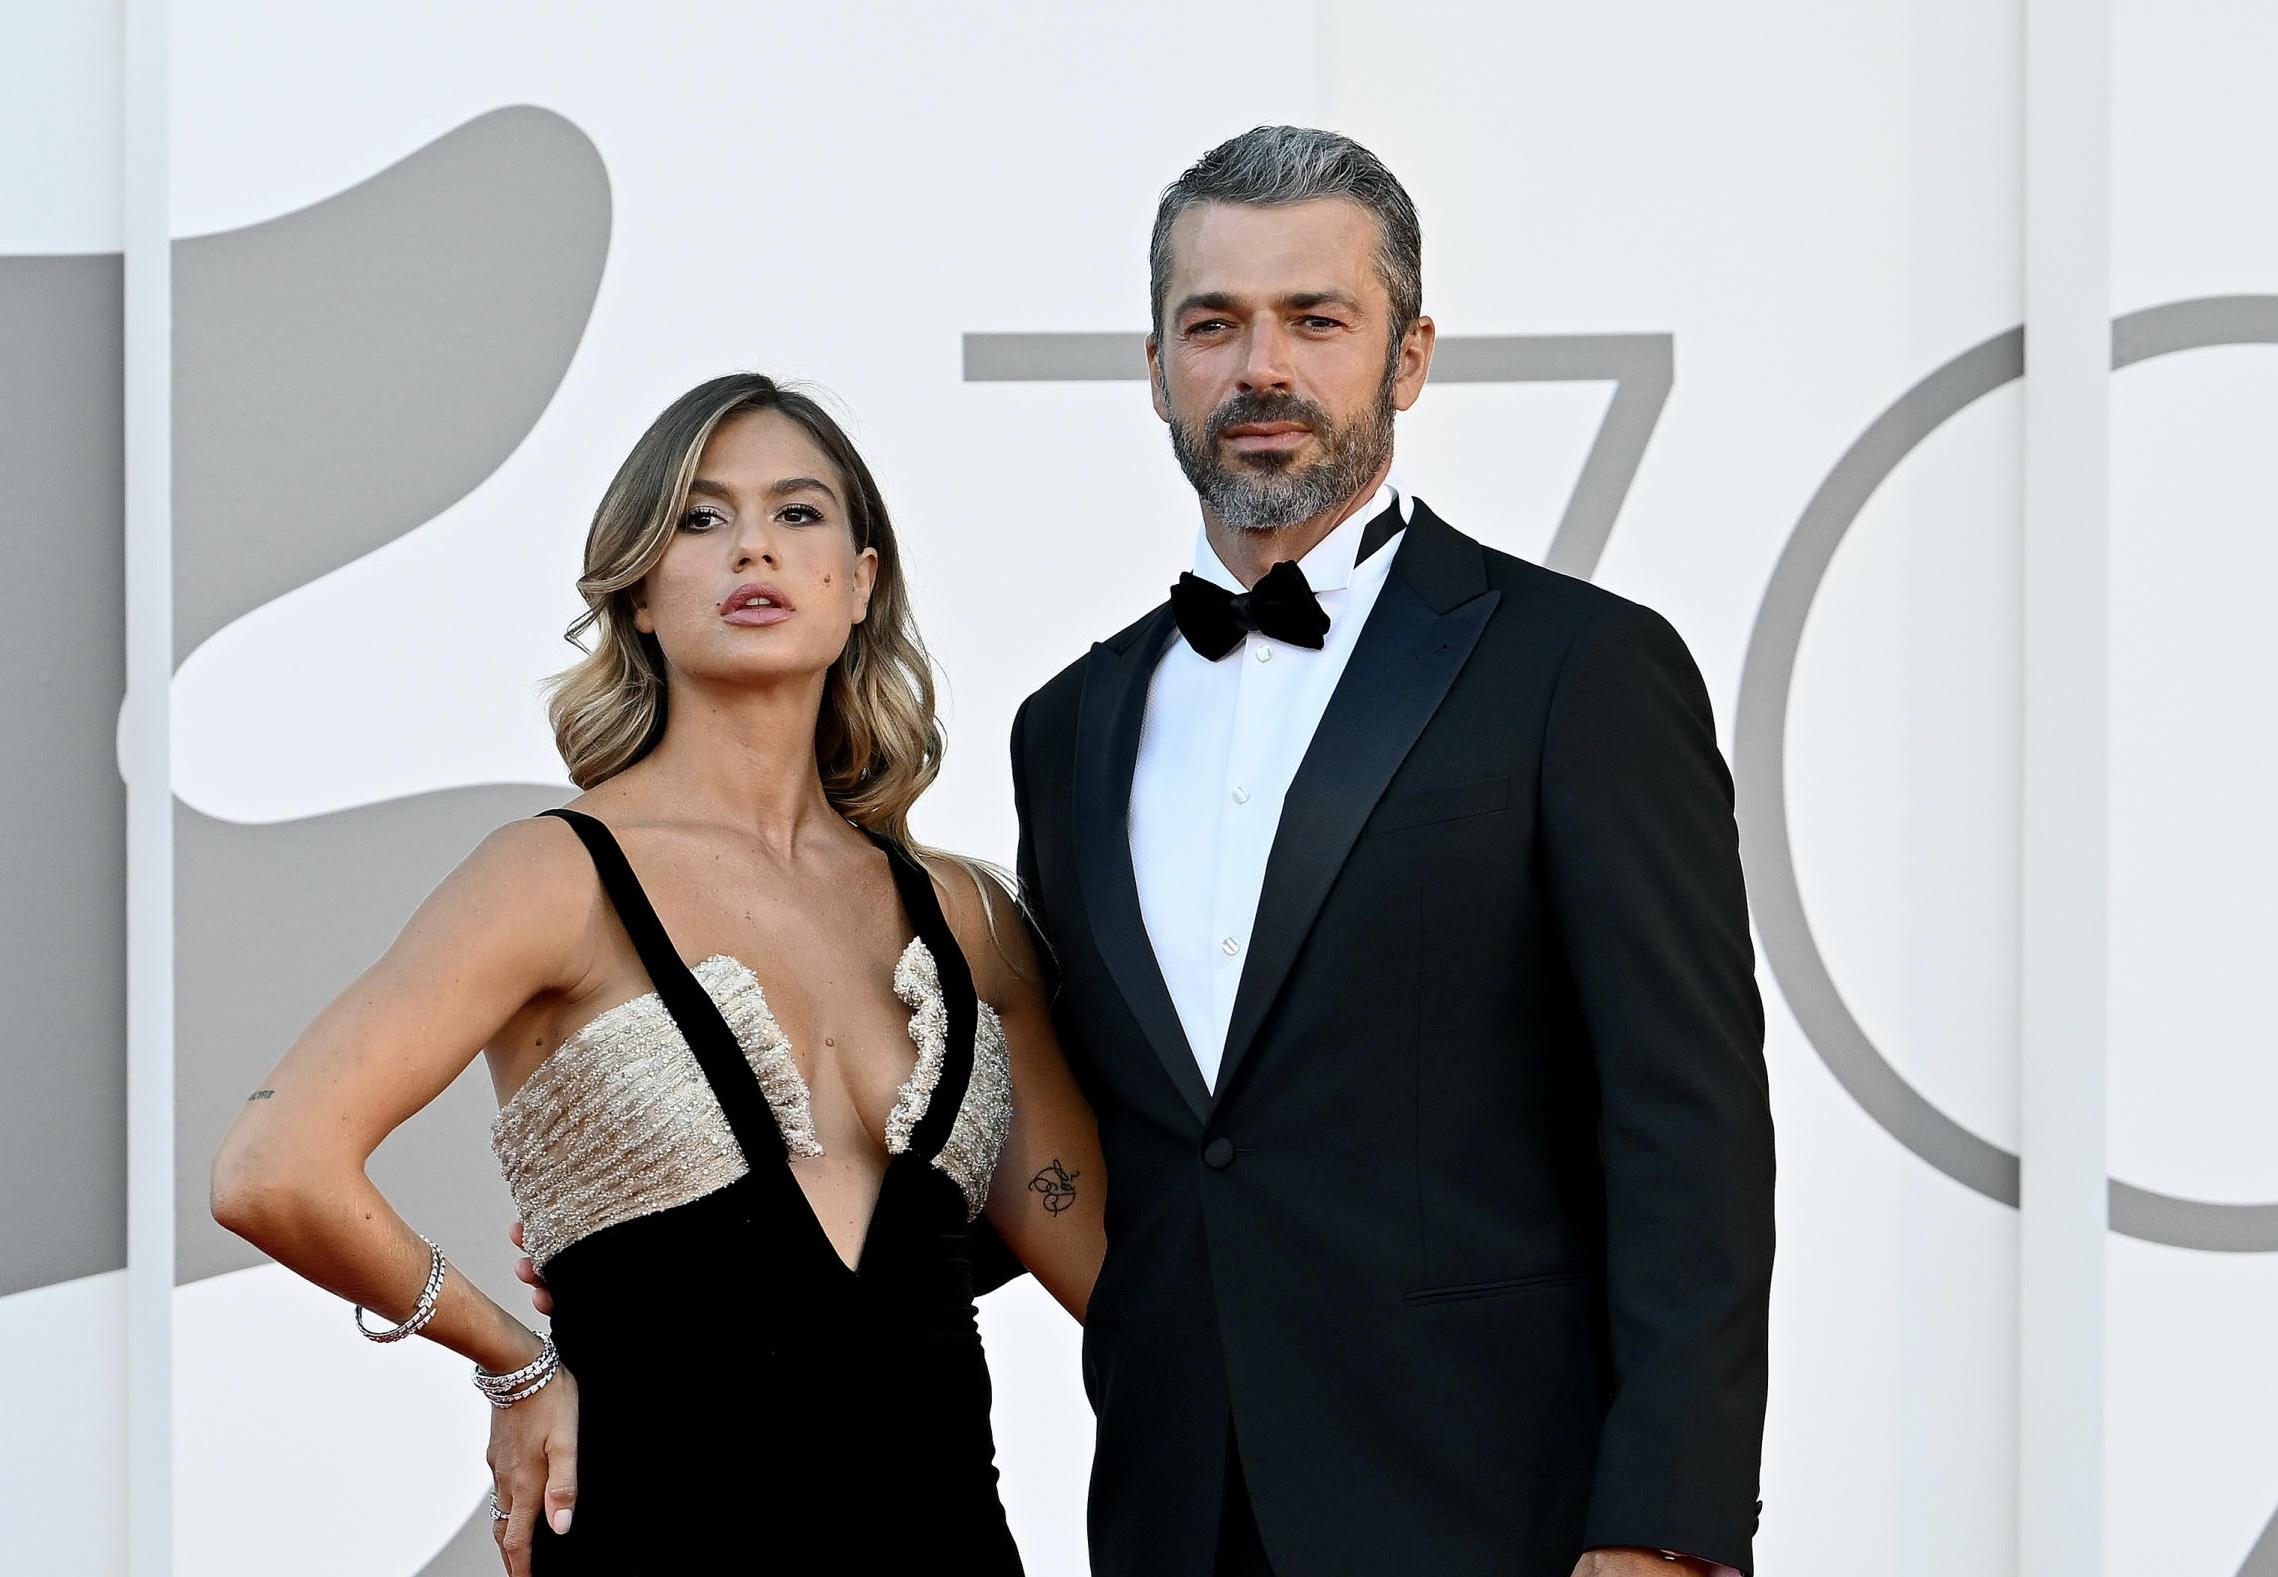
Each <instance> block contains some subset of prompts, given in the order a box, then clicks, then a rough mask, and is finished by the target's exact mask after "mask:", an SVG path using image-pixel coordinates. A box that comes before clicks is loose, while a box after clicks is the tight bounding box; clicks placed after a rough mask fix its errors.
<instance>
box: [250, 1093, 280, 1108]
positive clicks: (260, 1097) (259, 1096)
mask: <svg viewBox="0 0 2278 1577" xmlns="http://www.w3.org/2000/svg"><path fill="white" fill-rule="evenodd" d="M276 1093H277V1092H276V1091H275V1090H255V1091H254V1092H253V1093H252V1094H251V1095H248V1096H247V1097H245V1101H246V1104H247V1105H249V1106H250V1105H251V1104H252V1103H253V1102H255V1101H265V1100H268V1099H269V1098H270V1097H271V1096H273V1095H275V1094H276Z"/></svg>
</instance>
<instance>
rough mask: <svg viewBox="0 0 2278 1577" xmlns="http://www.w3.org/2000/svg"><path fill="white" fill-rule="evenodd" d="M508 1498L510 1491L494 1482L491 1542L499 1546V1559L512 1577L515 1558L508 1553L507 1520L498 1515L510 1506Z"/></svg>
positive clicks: (492, 1486) (491, 1492)
mask: <svg viewBox="0 0 2278 1577" xmlns="http://www.w3.org/2000/svg"><path fill="white" fill-rule="evenodd" d="M508 1496H509V1491H508V1490H507V1489H505V1488H504V1487H503V1486H502V1485H500V1484H499V1483H497V1482H496V1481H495V1480H494V1481H493V1482H492V1484H491V1488H490V1501H491V1507H492V1516H491V1519H490V1541H491V1542H492V1543H493V1544H495V1545H497V1546H498V1558H499V1560H500V1561H502V1562H503V1563H504V1564H505V1566H506V1570H507V1572H508V1574H509V1577H512V1573H513V1571H514V1558H513V1557H512V1556H510V1555H508V1554H507V1553H506V1518H504V1517H501V1516H499V1515H497V1512H498V1511H499V1510H501V1509H503V1508H504V1507H505V1506H507V1505H508V1504H509V1499H508Z"/></svg>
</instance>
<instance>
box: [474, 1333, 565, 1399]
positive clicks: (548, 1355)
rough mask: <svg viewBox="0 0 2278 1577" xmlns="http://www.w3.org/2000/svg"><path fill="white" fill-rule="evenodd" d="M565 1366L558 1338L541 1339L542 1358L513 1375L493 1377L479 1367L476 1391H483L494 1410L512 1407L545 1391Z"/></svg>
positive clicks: (493, 1375)
mask: <svg viewBox="0 0 2278 1577" xmlns="http://www.w3.org/2000/svg"><path fill="white" fill-rule="evenodd" d="M561 1366H562V1355H561V1354H560V1353H558V1352H556V1351H555V1350H554V1339H553V1338H552V1337H551V1336H544V1337H540V1338H539V1347H538V1356H537V1357H535V1358H533V1359H531V1360H530V1361H529V1362H528V1363H526V1364H524V1365H523V1366H522V1367H521V1368H519V1369H516V1370H514V1371H512V1372H511V1373H508V1374H492V1373H491V1372H490V1371H489V1370H488V1369H485V1368H484V1367H483V1366H482V1365H481V1364H479V1363H478V1364H476V1365H475V1389H476V1390H478V1391H480V1392H482V1394H483V1396H484V1398H485V1399H486V1400H487V1401H488V1402H489V1403H490V1405H491V1406H493V1407H512V1406H513V1405H514V1404H515V1403H516V1402H519V1401H521V1400H522V1399H523V1398H524V1397H526V1396H536V1395H537V1394H538V1393H539V1392H540V1391H543V1390H544V1389H545V1388H546V1386H547V1385H548V1384H549V1383H550V1382H551V1381H552V1380H553V1378H554V1375H555V1373H556V1372H557V1371H559V1370H560V1368H561Z"/></svg>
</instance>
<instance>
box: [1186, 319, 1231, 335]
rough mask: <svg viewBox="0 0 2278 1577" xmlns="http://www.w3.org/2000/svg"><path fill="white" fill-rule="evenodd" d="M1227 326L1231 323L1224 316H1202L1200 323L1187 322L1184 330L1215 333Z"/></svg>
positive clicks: (1192, 332) (1193, 332)
mask: <svg viewBox="0 0 2278 1577" xmlns="http://www.w3.org/2000/svg"><path fill="white" fill-rule="evenodd" d="M1228 327H1231V325H1230V324H1228V323H1227V321H1226V320H1225V319H1224V318H1204V319H1203V320H1202V321H1201V322H1200V323H1189V324H1188V325H1187V326H1186V331H1187V332H1188V333H1189V334H1215V333H1217V332H1218V331H1219V330H1220V329H1223V328H1228Z"/></svg>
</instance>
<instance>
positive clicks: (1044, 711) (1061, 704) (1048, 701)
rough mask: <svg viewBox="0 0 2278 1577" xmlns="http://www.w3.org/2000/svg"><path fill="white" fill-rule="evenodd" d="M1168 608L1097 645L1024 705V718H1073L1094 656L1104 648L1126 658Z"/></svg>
mask: <svg viewBox="0 0 2278 1577" xmlns="http://www.w3.org/2000/svg"><path fill="white" fill-rule="evenodd" d="M1165 606H1167V605H1166V604H1162V603H1158V604H1156V605H1155V606H1154V607H1152V608H1149V609H1148V610H1147V611H1146V612H1145V613H1143V614H1141V615H1140V616H1139V617H1138V618H1136V619H1134V620H1132V621H1131V622H1130V623H1129V624H1127V625H1125V626H1124V627H1123V628H1122V629H1120V630H1117V631H1116V632H1115V633H1114V634H1113V635H1110V636H1108V637H1107V638H1106V639H1105V640H1101V641H1097V642H1095V643H1094V644H1093V646H1092V647H1091V649H1090V650H1087V651H1085V652H1083V653H1082V654H1080V655H1079V656H1078V657H1077V658H1076V659H1075V660H1074V661H1073V662H1071V663H1069V664H1068V665H1067V666H1066V667H1065V668H1063V669H1061V670H1060V671H1059V672H1058V673H1056V674H1054V675H1053V676H1052V677H1051V678H1049V679H1047V680H1045V681H1044V683H1042V684H1041V685H1038V686H1037V687H1036V689H1035V690H1034V691H1033V692H1032V693H1031V694H1030V695H1029V697H1028V699H1027V700H1026V701H1024V702H1022V703H1021V711H1022V713H1024V714H1025V715H1027V716H1028V717H1031V718H1036V719H1038V720H1042V719H1046V718H1053V717H1059V716H1063V715H1065V716H1070V717H1072V716H1073V715H1074V713H1075V709H1076V703H1077V701H1078V699H1079V698H1080V697H1081V696H1082V695H1083V693H1084V670H1085V668H1086V667H1087V666H1089V665H1090V663H1091V660H1092V657H1093V654H1094V653H1095V652H1097V651H1099V650H1101V649H1102V648H1104V649H1106V650H1107V651H1110V652H1113V653H1115V654H1116V655H1117V656H1119V657H1120V656H1126V655H1128V654H1129V653H1130V652H1131V650H1132V649H1133V648H1134V647H1136V646H1137V645H1138V644H1139V643H1140V641H1141V640H1143V639H1144V638H1145V637H1146V635H1147V632H1148V631H1149V630H1150V629H1152V628H1153V627H1154V626H1155V622H1156V621H1157V620H1158V619H1160V618H1161V617H1162V613H1163V609H1164V607H1165Z"/></svg>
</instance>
